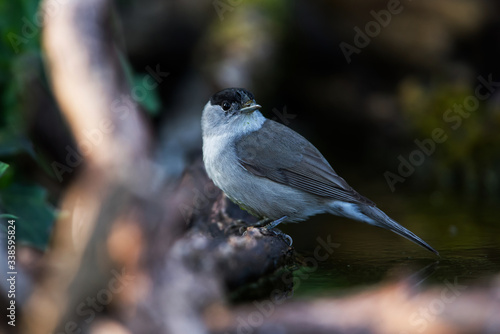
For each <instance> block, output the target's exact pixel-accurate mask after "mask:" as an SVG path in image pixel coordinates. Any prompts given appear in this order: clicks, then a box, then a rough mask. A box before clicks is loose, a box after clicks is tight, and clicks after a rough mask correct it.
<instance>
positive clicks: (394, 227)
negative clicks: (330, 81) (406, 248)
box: [358, 205, 439, 255]
mask: <svg viewBox="0 0 500 334" xmlns="http://www.w3.org/2000/svg"><path fill="white" fill-rule="evenodd" d="M358 210H359V211H360V213H361V214H362V215H363V216H365V217H366V218H368V219H362V218H361V217H359V218H358V220H362V221H364V222H366V223H368V224H370V225H375V226H378V227H382V228H385V229H387V230H390V231H392V232H394V233H397V234H399V235H400V236H402V237H404V238H406V239H408V240H410V241H413V242H414V243H416V244H417V245H420V246H422V247H424V248H426V249H428V250H430V251H431V252H433V253H434V254H436V255H439V253H438V252H437V251H436V250H435V249H434V248H432V247H431V246H429V245H428V244H427V243H426V242H425V241H423V240H422V239H420V238H419V237H418V236H417V235H416V234H415V233H413V232H411V231H410V230H408V229H406V228H404V227H403V226H401V225H399V224H398V223H397V222H396V221H394V220H393V219H391V218H390V217H389V216H387V215H386V214H385V213H384V212H383V211H382V210H380V209H379V208H377V207H376V206H368V205H359V206H358Z"/></svg>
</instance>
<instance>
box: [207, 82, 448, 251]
mask: <svg viewBox="0 0 500 334" xmlns="http://www.w3.org/2000/svg"><path fill="white" fill-rule="evenodd" d="M260 108H261V106H260V105H258V104H257V103H256V102H255V99H254V96H253V94H252V93H250V92H249V91H248V90H246V89H243V88H228V89H224V90H222V91H220V92H218V93H216V94H214V95H213V96H212V97H211V98H210V100H209V101H208V103H207V104H206V105H205V108H204V109H203V115H202V119H201V126H202V134H203V162H204V164H205V168H206V171H207V174H208V176H209V177H210V179H212V181H213V182H214V183H215V185H216V186H217V187H219V188H220V189H221V190H222V191H223V192H224V193H225V194H226V196H227V197H228V198H229V199H230V200H232V201H233V202H235V203H236V204H238V205H239V206H240V207H241V208H243V209H245V210H247V211H248V212H249V213H251V214H252V215H254V216H256V217H259V218H261V219H262V220H261V221H262V222H268V225H266V228H268V229H270V230H271V229H272V228H274V227H276V226H277V225H278V224H280V223H282V222H300V221H303V220H306V219H307V218H308V217H310V216H313V215H316V214H319V213H330V214H333V215H337V216H342V217H347V218H351V219H355V220H358V221H362V222H365V223H368V224H370V225H375V226H378V227H382V228H385V229H388V230H391V231H393V232H395V233H397V234H399V235H401V236H403V237H405V238H407V239H408V240H411V241H413V242H415V243H416V244H418V245H420V246H422V247H424V248H426V249H428V250H430V251H431V252H433V253H435V254H437V255H438V254H439V253H438V252H437V251H436V250H434V249H433V248H432V247H431V246H429V245H428V244H427V243H426V242H425V241H423V240H422V239H420V238H419V237H418V236H416V235H415V234H414V233H412V232H411V231H409V230H407V229H406V228H404V227H403V226H401V225H399V224H398V223H397V222H395V221H394V220H392V219H391V218H389V217H388V216H387V215H386V214H385V213H384V212H383V211H382V210H380V209H379V208H377V207H376V206H375V203H373V202H372V201H371V200H369V199H368V198H366V197H364V196H362V195H360V194H358V193H357V192H356V191H355V190H354V189H352V188H351V187H350V186H349V185H348V184H347V182H346V181H345V180H344V179H343V178H341V177H340V176H338V175H337V173H336V172H335V171H334V170H333V168H332V167H331V166H330V164H329V163H328V161H326V159H325V158H324V157H323V155H322V154H321V153H320V152H319V151H318V149H316V147H314V145H313V144H311V143H310V142H309V141H308V140H307V139H305V138H304V137H302V136H301V135H300V134H298V133H297V132H295V131H293V130H291V129H290V128H288V127H286V126H285V125H282V124H280V123H277V122H275V121H272V120H270V119H267V118H265V117H264V116H263V115H262V114H261V113H260V111H258V109H260ZM290 240H291V238H290Z"/></svg>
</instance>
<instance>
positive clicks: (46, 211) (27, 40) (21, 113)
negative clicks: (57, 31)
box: [0, 0, 56, 249]
mask: <svg viewBox="0 0 500 334" xmlns="http://www.w3.org/2000/svg"><path fill="white" fill-rule="evenodd" d="M38 4H39V1H38V0H24V1H3V2H1V3H0V15H1V16H2V20H1V21H0V30H1V31H2V35H1V38H2V43H1V48H0V74H1V75H0V92H1V93H0V94H1V108H2V113H1V114H0V159H2V160H4V161H8V162H9V164H6V163H1V164H0V170H1V173H0V174H1V175H0V210H1V211H2V213H3V215H2V217H4V218H7V217H9V218H15V219H17V222H16V240H17V242H19V243H27V244H29V245H31V246H34V247H37V248H39V249H44V248H45V247H46V246H47V244H48V241H49V238H50V233H51V229H52V225H53V222H54V219H55V217H56V211H55V209H54V207H53V205H52V204H51V203H49V201H48V200H47V191H46V190H45V189H44V188H43V187H42V186H40V185H38V184H37V182H36V181H35V180H31V179H32V177H31V176H30V175H29V174H28V175H27V174H26V173H29V172H30V171H29V170H26V168H24V165H25V164H26V157H28V158H29V159H33V160H34V162H35V163H36V164H37V165H38V166H40V167H41V169H42V170H43V169H45V170H46V171H48V169H47V166H46V165H44V164H43V162H42V161H43V160H44V159H43V157H40V156H39V155H38V154H37V153H36V152H35V150H34V147H33V144H32V142H31V140H30V138H29V135H28V124H29V123H28V122H29V120H30V119H31V118H32V117H31V116H32V115H28V114H27V113H28V110H27V109H26V108H25V103H24V102H23V101H26V96H25V95H26V94H29V93H30V92H29V91H27V89H26V88H27V87H25V83H26V82H27V81H28V79H27V78H28V77H29V76H31V75H33V73H30V72H29V71H28V69H30V70H31V69H33V67H32V66H25V65H26V64H27V62H31V61H32V60H33V59H38V61H40V59H41V51H40V30H41V29H40V27H39V26H38V25H36V24H35V23H34V22H35V21H34V20H36V19H37V17H36V13H37V8H38ZM23 97H24V98H23Z"/></svg>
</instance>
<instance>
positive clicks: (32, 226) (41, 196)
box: [0, 184, 56, 250]
mask: <svg viewBox="0 0 500 334" xmlns="http://www.w3.org/2000/svg"><path fill="white" fill-rule="evenodd" d="M46 197H47V192H46V191H45V189H43V188H42V187H40V186H36V185H19V184H13V185H10V186H9V187H7V188H4V189H2V190H0V198H1V204H2V209H3V211H4V212H6V213H7V214H8V215H11V216H16V217H17V219H16V240H19V241H20V242H24V243H28V244H30V245H32V246H34V247H37V248H39V249H42V250H43V249H45V247H46V246H47V244H48V242H49V239H50V234H51V231H52V226H53V223H54V220H55V218H56V210H55V209H54V208H53V207H52V205H51V204H50V203H49V202H48V201H47V199H46Z"/></svg>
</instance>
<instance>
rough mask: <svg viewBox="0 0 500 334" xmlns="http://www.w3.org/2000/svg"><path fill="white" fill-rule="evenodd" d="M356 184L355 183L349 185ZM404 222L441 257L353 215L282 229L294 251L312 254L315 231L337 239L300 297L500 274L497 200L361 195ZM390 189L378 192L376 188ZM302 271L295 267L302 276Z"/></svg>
mask: <svg viewBox="0 0 500 334" xmlns="http://www.w3.org/2000/svg"><path fill="white" fill-rule="evenodd" d="M352 183H353V184H355V182H352ZM362 190H363V189H360V192H361V193H362V194H365V195H368V196H369V197H371V198H373V199H374V201H375V202H377V203H378V205H379V206H380V207H381V208H382V209H383V210H384V211H386V212H387V214H389V215H390V216H392V217H394V218H395V219H396V220H397V221H398V222H400V223H401V224H402V225H404V226H405V227H407V228H409V229H410V230H412V231H414V232H415V233H416V234H418V235H420V236H421V237H422V238H424V239H425V240H427V241H428V242H429V244H430V245H432V246H433V247H434V248H435V249H436V250H438V251H439V252H440V255H441V257H436V256H434V255H433V254H432V253H429V252H427V251H425V250H424V249H420V247H418V246H416V245H414V244H412V243H410V242H408V241H407V240H405V239H403V238H401V237H399V236H396V235H393V234H392V233H390V232H387V231H384V230H382V229H378V228H376V227H371V226H366V225H365V224H362V223H358V222H353V221H350V220H348V219H343V218H337V217H332V216H326V215H322V216H316V217H313V218H311V219H310V220H308V221H306V222H302V223H299V224H288V225H286V226H283V227H282V230H283V231H284V232H285V233H287V234H290V235H291V236H292V238H293V240H294V246H295V249H296V251H297V253H298V254H299V255H301V256H304V257H307V256H312V252H313V250H314V243H315V240H316V238H317V237H318V236H324V235H332V238H333V241H335V242H337V243H339V244H340V246H339V247H338V249H337V250H336V251H335V253H334V254H333V255H332V256H331V257H330V258H329V259H327V260H326V261H323V262H319V265H318V268H317V270H315V271H314V272H311V273H310V275H309V277H308V279H307V280H302V281H301V285H300V287H298V288H296V289H294V290H295V291H294V295H295V296H310V295H318V294H321V295H325V294H328V293H331V294H339V293H344V292H345V288H346V287H349V288H360V287H365V286H368V285H371V284H376V283H379V282H381V281H383V280H386V279H401V278H408V277H409V279H410V284H412V285H431V284H442V283H443V282H444V281H445V280H453V279H458V281H460V282H466V281H472V280H478V279H481V278H485V277H489V276H491V275H494V274H498V273H499V272H500V224H499V221H500V211H498V208H497V205H496V204H495V203H491V204H488V205H486V204H484V203H480V204H477V203H470V202H464V200H463V199H457V198H451V197H450V198H448V199H445V200H441V201H439V202H437V203H436V201H434V200H433V198H435V196H434V195H433V196H428V197H427V198H422V197H419V198H414V197H409V196H404V194H397V196H396V194H392V193H389V194H386V197H385V198H380V196H378V198H377V196H374V195H372V194H370V193H367V192H365V193H363V191H362ZM377 192H378V193H379V194H380V193H386V191H381V190H376V191H373V193H374V194H376V193H377ZM301 270H307V269H304V268H301V269H299V270H298V271H295V272H294V275H300V273H301Z"/></svg>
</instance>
